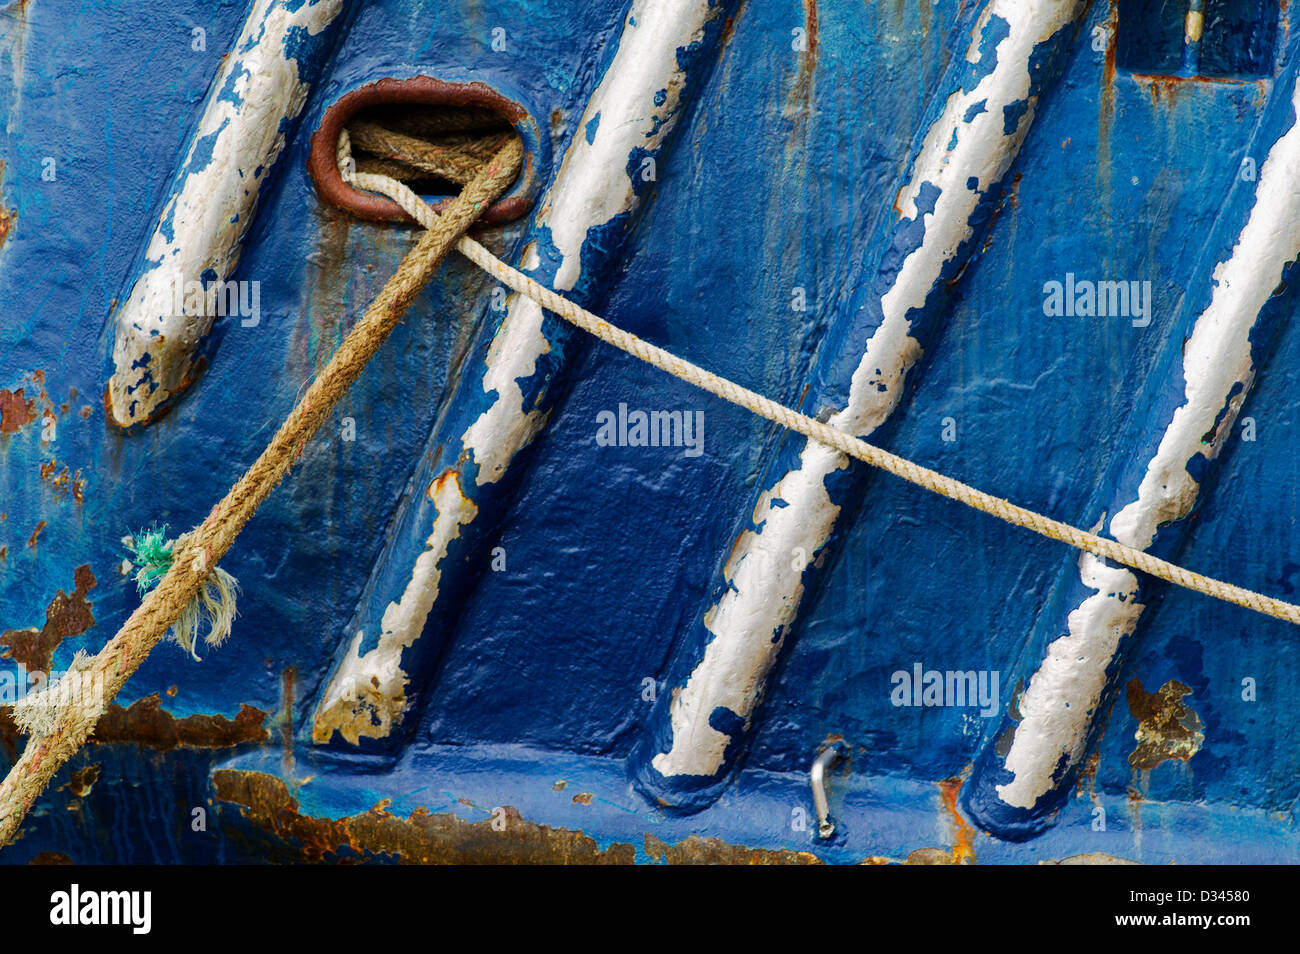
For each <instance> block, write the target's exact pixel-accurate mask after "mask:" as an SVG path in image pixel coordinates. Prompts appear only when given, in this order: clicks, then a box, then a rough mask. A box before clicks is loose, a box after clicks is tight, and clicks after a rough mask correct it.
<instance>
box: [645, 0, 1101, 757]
mask: <svg viewBox="0 0 1300 954" xmlns="http://www.w3.org/2000/svg"><path fill="white" fill-rule="evenodd" d="M1082 9H1083V4H1082V3H1079V2H1074V0H1071V2H1059V0H1055V2H1049V0H1038V2H1033V0H994V2H991V3H990V4H989V5H988V6H987V7H986V8H985V10H984V12H983V13H982V15H981V16H980V18H979V20H978V22H977V25H976V27H975V30H974V31H973V34H972V37H971V44H970V48H969V50H968V52H967V54H966V59H967V61H968V62H970V63H973V64H979V63H980V62H981V55H982V54H981V50H980V38H981V36H982V34H983V32H984V29H985V28H986V27H987V26H988V24H989V23H990V22H991V20H992V19H993V18H995V17H1000V18H1002V19H1003V20H1005V21H1006V23H1007V25H1008V27H1009V31H1008V33H1007V35H1006V37H1005V38H1004V39H1003V40H1002V41H1001V42H1000V43H998V45H997V47H996V53H995V55H996V58H997V65H996V67H995V68H994V69H993V70H992V71H991V72H990V73H988V74H986V75H985V76H984V78H983V79H982V80H981V81H980V82H979V84H978V85H977V86H976V87H975V88H974V89H972V90H970V91H969V92H967V91H963V90H957V91H956V92H954V93H953V94H952V95H951V96H950V97H949V99H948V101H947V103H946V105H945V107H944V110H943V113H942V115H941V116H940V118H939V119H938V120H936V121H935V122H934V123H933V124H932V125H931V127H930V129H929V131H928V132H927V134H926V136H925V139H924V142H923V145H922V147H921V149H920V151H919V154H918V156H917V160H916V162H915V164H914V165H913V172H912V176H911V179H910V181H909V182H908V183H907V184H906V185H904V186H903V188H902V190H901V191H900V193H899V196H898V201H897V203H896V207H897V209H898V211H899V215H900V221H902V220H910V221H915V220H916V218H917V216H918V215H919V214H921V213H920V210H918V208H917V205H916V202H917V199H918V198H919V197H920V194H921V189H922V186H924V185H927V184H929V185H932V186H935V187H937V189H938V197H937V201H936V204H935V208H934V210H933V212H929V213H925V214H924V218H925V222H924V224H925V236H924V240H923V242H922V244H921V246H920V247H919V248H917V249H916V250H914V251H913V252H912V253H911V254H910V255H908V257H907V259H906V260H905V262H904V264H903V267H902V268H901V269H900V271H899V274H898V277H897V279H896V281H895V282H894V284H893V286H892V287H891V288H890V289H889V291H888V292H887V293H886V294H885V295H884V297H883V298H882V301H881V308H882V311H883V314H884V320H883V322H882V323H881V324H880V326H879V327H878V328H877V329H876V331H875V332H874V333H873V334H872V336H871V338H870V339H869V340H868V341H867V344H866V349H865V353H864V354H863V357H862V360H861V362H860V363H859V364H858V367H857V369H856V371H855V372H854V374H853V380H852V385H851V387H850V390H849V399H848V404H847V406H846V407H845V408H844V409H843V410H841V411H840V412H839V413H837V414H835V415H834V416H833V417H831V418H830V420H829V423H830V424H831V425H832V426H833V427H837V428H839V429H841V430H844V431H848V432H849V433H852V434H855V435H857V436H859V437H864V438H865V437H868V436H869V435H870V434H871V433H872V432H873V431H875V430H876V429H877V428H878V427H879V426H880V425H881V424H882V423H883V422H884V421H885V420H886V419H887V418H888V417H889V415H890V414H891V413H893V411H894V409H895V408H896V407H897V406H898V402H899V400H900V398H901V396H902V392H903V387H904V383H905V378H906V376H907V373H908V371H909V370H910V369H911V368H912V366H913V365H914V364H915V363H916V361H917V359H919V358H920V356H921V354H922V344H921V342H920V341H918V340H917V339H916V338H914V337H913V336H912V335H911V323H910V322H909V320H908V317H907V316H908V313H909V312H910V311H911V310H912V309H916V308H920V307H922V306H923V305H924V304H925V302H926V300H927V299H928V298H929V297H930V295H931V293H932V291H933V289H934V286H935V283H936V282H938V281H939V279H940V276H941V275H942V273H943V269H944V267H945V266H947V265H948V264H949V263H950V262H951V261H952V260H953V259H954V258H955V256H956V255H957V253H958V250H959V249H960V247H961V245H962V244H963V243H964V242H966V241H968V240H969V239H970V238H971V237H972V235H973V234H974V230H973V228H972V226H971V224H970V218H971V215H972V214H973V213H974V211H975V209H976V207H977V206H978V204H979V201H980V199H981V197H982V195H983V192H984V191H986V190H987V189H988V188H990V187H991V186H992V185H994V184H995V183H997V182H999V181H1001V179H1002V178H1003V176H1004V175H1005V174H1006V172H1007V170H1008V169H1009V168H1010V166H1011V163H1012V161H1013V160H1014V159H1015V157H1016V154H1017V153H1018V152H1019V150H1020V146H1021V144H1022V143H1023V142H1024V138H1025V135H1026V134H1027V133H1028V131H1029V127H1030V125H1031V124H1032V123H1033V118H1034V109H1035V106H1036V101H1035V99H1033V98H1031V97H1030V91H1031V79H1032V78H1031V75H1030V57H1031V54H1032V53H1033V51H1034V50H1035V49H1036V48H1037V47H1038V46H1039V45H1040V44H1042V43H1043V42H1044V41H1046V40H1047V39H1049V38H1050V37H1052V36H1053V35H1055V34H1056V33H1057V32H1058V31H1060V30H1061V29H1062V28H1064V27H1066V26H1068V25H1069V24H1070V23H1072V22H1073V21H1074V20H1075V18H1076V17H1077V16H1078V15H1079V13H1080V12H1081V11H1082ZM1026 100H1028V102H1027V105H1026V109H1025V111H1024V114H1023V115H1022V116H1021V117H1020V119H1019V122H1018V123H1017V125H1016V126H1015V128H1014V129H1013V130H1012V131H1011V132H1010V133H1007V132H1006V131H1005V118H1004V108H1005V107H1009V106H1014V105H1015V104H1019V103H1025V102H1026ZM981 106H982V108H981ZM972 182H973V183H974V188H972V187H971V183H972ZM847 465H848V458H846V457H845V456H843V455H842V454H838V453H836V452H834V451H830V450H828V449H827V448H825V447H823V446H822V445H819V444H815V443H813V442H809V444H808V446H807V447H805V449H804V451H803V453H802V455H801V456H800V463H799V467H798V469H796V470H794V471H791V472H790V473H788V474H786V475H784V476H783V477H781V479H780V480H779V481H778V482H777V483H776V484H775V485H774V486H773V487H772V488H771V489H770V490H768V491H766V492H765V493H764V494H763V495H762V496H761V497H760V498H759V501H758V504H757V506H756V507H755V511H754V523H755V525H756V526H757V527H758V528H759V529H758V530H756V531H745V532H744V533H743V534H742V535H741V537H740V540H739V541H738V542H737V544H736V546H735V547H734V549H733V556H732V557H731V559H730V560H729V561H728V563H727V566H726V569H725V570H724V573H725V576H726V580H727V583H728V584H729V585H728V588H727V590H726V592H725V593H724V594H723V596H722V598H721V599H720V600H719V601H718V603H717V604H716V605H715V606H713V607H711V608H710V609H708V610H707V611H706V612H705V615H704V624H705V626H706V628H707V629H708V630H709V632H710V633H711V634H712V636H713V638H712V640H711V641H710V642H709V644H708V646H707V647H706V648H705V651H704V657H703V659H702V660H701V661H700V663H699V665H698V666H697V667H696V668H695V670H694V672H692V673H691V675H690V677H689V679H688V680H687V681H686V684H685V685H684V686H682V687H679V688H675V689H674V690H673V695H672V699H671V702H670V709H669V718H670V721H671V726H672V745H671V748H670V749H669V750H668V751H667V752H663V753H660V754H658V755H656V756H655V757H654V758H653V759H652V760H651V764H652V765H653V766H654V768H655V770H656V771H658V772H659V774H660V775H663V776H665V777H671V776H713V775H717V774H718V773H719V772H720V771H721V770H722V768H723V761H724V760H723V753H724V751H725V749H726V746H727V744H728V743H729V742H730V741H731V739H730V737H729V736H727V735H726V734H725V733H722V732H718V731H717V730H715V729H713V728H712V727H711V726H710V725H709V724H708V720H709V716H710V714H711V713H712V712H713V711H714V710H715V709H717V708H719V707H722V708H726V709H729V710H730V711H732V712H734V713H736V715H738V716H740V717H741V719H743V720H744V722H745V726H746V729H747V728H748V726H749V722H750V718H751V716H752V714H753V711H754V708H755V707H756V706H757V704H758V702H759V700H760V698H761V696H762V690H763V685H764V682H765V681H766V678H767V674H768V673H769V672H770V671H771V668H772V666H773V665H774V664H775V662H776V659H777V657H778V655H779V654H780V652H781V647H782V645H783V643H784V635H785V630H786V628H787V627H788V626H789V624H790V623H791V622H793V620H794V618H795V616H796V615H797V613H798V608H799V601H800V599H801V598H802V595H803V582H802V575H803V572H804V570H805V569H806V568H807V567H808V566H809V565H810V564H811V563H812V562H813V560H814V559H815V558H816V557H817V555H818V553H819V552H820V551H821V549H822V547H824V546H825V545H826V541H827V540H828V539H829V537H830V534H831V531H832V529H833V528H834V525H835V520H836V518H837V516H838V515H839V508H838V507H837V506H836V505H835V504H834V503H832V501H831V499H830V497H829V495H828V494H827V491H826V487H825V479H826V477H827V476H829V475H830V474H831V473H833V472H834V471H836V470H839V469H842V468H844V467H846V466H847ZM777 501H781V502H783V503H784V506H778V505H777V503H776V502H777ZM778 633H779V634H780V638H778V639H776V640H775V641H774V640H773V636H774V634H778Z"/></svg>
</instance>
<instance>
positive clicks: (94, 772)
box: [63, 762, 103, 798]
mask: <svg viewBox="0 0 1300 954" xmlns="http://www.w3.org/2000/svg"><path fill="white" fill-rule="evenodd" d="M102 767H103V766H101V765H100V764H99V763H98V762H92V763H91V764H90V765H87V766H86V767H85V768H82V769H78V770H77V771H75V772H73V773H72V778H70V779H69V780H68V784H67V785H64V786H63V787H64V788H65V789H67V790H68V791H69V792H71V793H72V794H73V795H74V796H75V797H77V798H85V797H86V796H87V795H89V794H90V791H91V789H93V788H94V787H95V783H96V782H98V781H99V771H100V769H101V768H102Z"/></svg>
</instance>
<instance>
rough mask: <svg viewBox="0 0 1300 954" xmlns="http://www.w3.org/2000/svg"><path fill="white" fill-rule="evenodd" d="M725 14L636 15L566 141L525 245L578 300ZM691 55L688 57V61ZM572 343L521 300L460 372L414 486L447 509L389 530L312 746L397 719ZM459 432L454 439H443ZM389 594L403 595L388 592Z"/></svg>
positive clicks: (541, 271)
mask: <svg viewBox="0 0 1300 954" xmlns="http://www.w3.org/2000/svg"><path fill="white" fill-rule="evenodd" d="M722 12H723V5H720V4H715V3H711V2H708V0H669V2H648V0H637V2H634V3H633V4H632V7H631V9H630V11H629V12H628V13H627V14H626V17H625V20H624V23H623V33H622V35H621V37H620V39H619V42H618V46H617V50H616V52H615V53H614V56H613V59H612V61H611V62H610V64H609V66H608V68H607V69H606V71H605V73H604V75H603V77H602V78H601V81H600V83H599V85H598V86H597V88H596V90H595V92H594V93H593V94H592V96H591V99H590V101H589V102H588V104H587V107H586V109H585V111H584V112H583V116H582V119H581V120H580V121H579V126H578V128H579V129H582V130H584V131H585V134H584V135H580V136H576V137H574V139H573V141H572V143H571V145H570V146H569V149H568V151H567V153H566V154H565V157H564V159H563V161H562V163H561V165H560V169H559V171H558V172H557V174H556V177H555V180H554V182H553V183H552V185H551V187H550V188H549V190H548V191H547V193H546V195H545V196H544V197H543V199H542V203H541V207H540V209H539V211H538V213H537V215H536V216H535V219H534V222H533V224H532V227H531V229H530V230H529V232H528V234H527V236H526V242H525V245H524V251H523V254H522V255H521V258H520V267H521V268H522V269H523V270H524V271H526V272H529V273H530V274H532V275H533V276H534V277H535V278H537V279H538V280H539V281H542V282H543V283H544V284H550V285H551V286H552V287H554V288H557V289H559V290H561V291H570V292H574V293H575V294H576V295H577V298H578V300H579V301H581V300H583V296H584V295H585V294H586V293H587V290H588V288H589V287H590V286H591V285H592V283H593V282H594V279H595V277H596V276H597V275H598V274H599V273H600V272H601V271H602V270H603V269H604V268H605V267H607V266H608V264H609V262H610V261H611V260H612V259H613V257H614V254H615V250H616V247H617V244H618V241H617V240H618V237H619V236H620V235H622V234H624V233H625V231H626V229H628V228H629V227H630V224H631V218H632V214H633V213H634V212H635V211H636V210H637V209H638V207H639V205H640V193H641V191H642V190H641V186H642V185H643V184H644V180H642V179H641V178H640V177H641V175H642V163H643V161H644V160H646V159H649V160H651V161H655V159H656V158H659V159H662V155H661V154H662V152H663V150H664V147H665V146H666V144H667V142H668V137H669V136H670V135H671V134H672V132H673V130H674V129H675V127H676V126H677V122H678V119H679V118H680V115H681V113H682V112H683V108H682V107H683V101H684V94H685V92H686V91H687V89H688V87H689V85H690V82H691V73H690V69H689V67H690V64H691V63H693V62H695V61H696V60H698V59H699V58H700V55H701V50H707V47H708V44H709V41H710V38H711V37H712V38H716V34H717V32H718V30H717V21H718V18H719V15H720V14H721V13H722ZM710 31H712V32H711V33H710ZM688 50H691V51H693V52H692V55H691V56H686V55H684V53H685V51H688ZM697 72H698V69H697ZM572 334H573V332H572V329H570V328H568V327H567V326H564V325H563V324H562V323H560V322H558V321H557V320H556V319H554V318H550V317H548V316H546V315H544V314H543V312H542V309H541V307H540V306H539V305H538V304H537V303H536V302H534V301H532V300H531V299H528V298H524V297H522V296H519V295H512V296H510V297H509V299H508V300H507V302H506V314H505V317H504V319H503V321H502V323H501V325H500V327H499V328H498V329H497V330H496V331H495V333H494V334H493V335H492V338H491V342H490V345H489V346H488V348H487V353H486V358H485V360H484V361H483V363H482V364H481V365H480V366H479V367H476V368H469V369H467V370H466V371H465V372H463V374H462V380H461V381H460V382H459V383H458V386H457V389H456V391H455V392H454V394H453V395H452V397H451V398H450V404H449V408H447V409H444V413H443V414H442V416H441V419H440V423H439V426H438V428H437V429H435V432H434V433H433V434H431V435H430V437H429V440H428V443H427V448H428V452H427V453H426V455H425V459H426V460H428V461H431V462H432V463H431V464H422V465H421V470H420V471H418V472H417V475H416V478H415V479H416V481H417V484H418V483H423V482H425V481H427V480H429V479H430V478H429V477H427V476H424V475H425V474H428V473H436V474H441V476H440V477H439V479H440V480H454V482H455V486H456V488H457V494H456V496H455V499H454V500H446V501H444V500H440V499H439V498H438V497H437V496H436V495H432V494H431V495H430V496H429V498H428V502H431V503H432V507H429V506H428V505H427V503H428V502H426V501H420V502H419V503H418V505H416V506H404V508H403V511H402V512H400V513H399V514H398V517H397V519H396V522H395V524H394V530H393V531H392V532H393V537H394V539H395V540H396V541H397V544H398V545H397V546H394V547H391V548H390V550H389V552H388V554H387V556H386V557H385V560H384V561H381V564H380V565H379V566H378V567H377V568H376V571H375V575H373V576H372V578H371V582H370V585H369V586H368V587H367V591H366V596H365V598H364V599H363V602H362V604H361V605H360V606H359V607H358V610H357V617H356V624H355V625H354V626H352V627H351V632H352V633H353V636H352V637H351V640H350V644H349V646H348V648H347V650H346V651H345V653H344V658H343V661H342V662H341V663H340V664H339V666H338V667H337V669H336V672H335V673H334V675H333V676H332V677H331V680H330V682H329V684H328V686H327V687H326V689H325V692H324V694H323V696H322V698H321V702H320V703H319V705H318V707H317V710H316V714H315V717H314V719H313V728H312V738H313V739H314V740H315V741H316V742H318V743H321V742H326V741H328V740H329V739H330V738H331V737H332V736H333V735H334V733H335V732H337V733H338V734H339V735H340V736H341V737H342V738H343V739H344V740H346V741H347V742H349V743H351V744H354V745H355V744H357V743H358V741H359V740H360V739H362V738H373V739H383V738H386V737H388V736H389V735H390V733H391V732H392V729H393V726H394V725H395V724H396V723H397V722H398V721H399V719H400V718H401V716H402V713H403V711H404V709H405V708H406V707H407V705H408V702H409V700H408V698H407V693H406V689H407V686H408V684H409V683H410V681H411V677H410V673H409V671H408V670H409V669H410V668H411V666H410V665H407V664H404V661H403V654H405V653H407V652H408V651H409V650H410V649H411V648H412V647H413V646H414V644H415V643H416V641H417V640H418V639H419V638H420V636H421V634H422V633H423V632H424V631H425V630H427V629H429V628H431V626H433V625H436V624H435V623H433V622H431V621H432V620H436V619H438V618H440V617H442V616H445V615H447V614H452V613H454V612H455V608H454V606H453V605H451V604H452V603H453V602H454V601H457V600H460V599H463V598H464V595H465V594H464V592H463V591H460V590H458V589H457V588H455V587H451V586H447V585H445V583H444V568H445V566H447V565H449V564H450V562H451V560H452V559H453V557H454V559H455V560H456V565H457V566H458V567H459V566H463V565H464V563H465V562H466V555H467V554H466V553H465V552H463V551H464V550H468V549H469V548H470V547H472V546H474V543H473V542H472V541H471V540H470V539H469V534H468V528H469V526H470V525H471V524H479V523H483V522H485V517H486V522H489V523H490V522H494V521H496V520H497V519H498V512H499V507H500V506H501V502H504V501H505V500H506V499H508V496H509V491H508V488H503V487H500V486H498V485H499V484H500V483H501V482H502V480H503V478H504V477H505V475H506V472H507V470H508V469H511V467H512V464H513V463H514V461H515V458H516V456H517V455H518V454H519V453H520V452H521V451H522V450H523V449H524V448H525V447H527V446H528V445H529V444H531V443H532V441H533V440H534V438H535V437H536V435H537V434H538V432H539V431H540V430H541V429H542V428H543V427H544V426H545V425H546V422H547V420H548V419H549V409H548V405H549V404H550V403H551V402H552V401H554V399H555V398H556V396H557V393H556V390H557V389H555V388H554V387H552V382H553V380H554V379H555V377H556V376H557V375H558V373H559V372H560V370H561V369H562V367H563V364H564V361H565V357H566V355H565V350H566V349H565V347H564V345H565V343H567V342H568V340H569V338H570V337H571V336H572ZM485 402H486V406H484V404H485ZM460 422H465V423H464V425H462V426H463V427H464V429H463V430H460V431H459V434H458V437H454V438H449V435H450V434H456V433H457V431H456V430H454V428H456V427H457V426H458V424H460ZM453 455H454V456H453ZM449 464H450V468H448V465H449ZM435 467H436V468H439V469H437V470H434V469H432V468H435ZM515 470H516V471H517V468H515ZM488 490H491V491H493V492H494V493H495V494H496V495H497V496H494V497H493V504H492V505H491V506H490V507H489V505H488V504H486V503H484V502H482V500H481V499H480V498H481V497H482V494H483V493H484V492H485V491H488ZM499 501H500V502H499ZM485 507H488V513H487V514H486V515H485V514H483V513H482V511H483V509H484V508H485ZM477 536H478V535H476V538H477ZM415 539H421V540H424V541H425V545H424V547H423V548H421V549H419V550H416V551H415V553H414V559H413V561H411V562H407V561H408V560H410V559H411V551H412V549H413V548H411V547H410V546H409V544H407V545H403V544H405V543H406V541H411V540H415ZM453 543H456V544H457V545H456V546H454V547H453V545H452V544H453ZM458 550H461V551H462V552H460V553H457V552H455V551H458ZM395 590H396V592H398V593H400V595H397V596H392V595H390V594H392V593H393V592H394V591H395ZM440 595H441V596H442V599H441V600H440V599H439V597H440ZM439 610H441V612H439ZM376 616H378V617H379V621H378V627H377V629H378V635H377V637H374V638H376V639H377V643H376V644H375V645H374V646H373V648H363V647H364V646H365V645H366V643H367V640H368V636H367V633H368V631H371V632H373V630H371V626H372V625H373V624H369V623H367V622H366V621H367V620H372V619H374V618H375V617H376ZM436 648H437V647H436V646H435V647H434V649H435V650H436ZM432 651H433V650H423V651H422V652H421V653H420V655H422V656H424V657H426V658H427V657H428V656H429V654H430V653H431V652H432Z"/></svg>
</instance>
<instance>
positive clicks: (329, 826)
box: [212, 769, 636, 865]
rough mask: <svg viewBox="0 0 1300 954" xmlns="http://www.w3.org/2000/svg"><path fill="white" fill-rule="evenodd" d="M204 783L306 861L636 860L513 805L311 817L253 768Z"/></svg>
mask: <svg viewBox="0 0 1300 954" xmlns="http://www.w3.org/2000/svg"><path fill="white" fill-rule="evenodd" d="M212 784H213V788H214V789H215V791H216V796H217V798H218V800H220V801H223V802H229V803H231V804H233V805H238V806H240V809H241V811H242V814H243V815H244V817H245V818H247V819H248V820H249V821H250V822H252V823H253V824H254V825H256V826H257V827H258V828H261V829H262V830H263V831H265V832H267V833H268V834H270V835H272V836H274V837H276V838H279V839H281V840H282V841H284V842H286V843H288V844H291V845H293V846H294V847H295V848H296V849H297V851H298V852H299V853H300V854H301V855H302V856H303V858H305V859H306V860H308V861H336V860H341V858H340V853H341V852H343V853H344V856H343V857H346V853H347V852H353V853H356V854H357V855H360V856H361V857H362V858H369V857H379V858H388V859H396V860H398V861H400V862H401V863H402V864H595V865H608V864H632V863H633V862H634V861H635V860H636V849H635V848H634V847H633V846H632V845H629V844H619V843H615V844H612V845H610V846H609V847H608V848H604V849H602V848H600V846H598V845H597V844H596V841H595V839H593V838H591V837H590V836H588V835H586V834H584V833H583V832H580V831H569V830H567V829H563V828H550V827H548V826H546V825H538V824H535V823H532V822H528V821H525V820H524V819H523V818H522V817H520V815H519V812H518V811H516V810H515V809H513V808H507V809H506V810H505V811H504V812H502V813H500V814H499V815H496V816H494V817H493V818H487V819H484V820H483V821H480V822H467V821H465V820H464V819H462V818H459V817H457V816H455V815H449V814H438V815H434V814H432V813H430V812H429V811H428V810H427V809H424V808H417V809H415V810H414V811H413V812H411V814H410V815H409V816H407V817H406V818H401V817H399V816H397V815H393V814H392V813H390V812H388V811H387V810H386V808H384V807H383V803H381V804H380V805H378V806H376V807H375V808H372V809H371V810H370V811H368V812H363V813H361V814H359V815H351V816H348V817H345V818H339V819H331V818H318V817H314V816H310V815H304V814H302V813H301V812H299V810H298V809H299V803H298V800H297V799H296V798H294V797H293V795H292V794H291V793H290V792H289V788H288V786H287V785H286V784H285V783H284V782H283V781H282V780H281V779H278V778H275V777H273V776H270V775H266V774H263V773H261V772H246V771H240V770H237V769H218V770H217V771H215V772H213V773H212ZM494 826H495V827H494Z"/></svg>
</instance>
